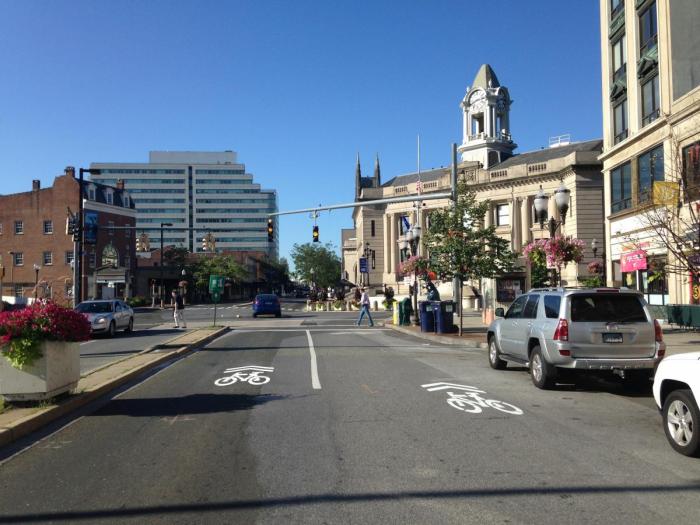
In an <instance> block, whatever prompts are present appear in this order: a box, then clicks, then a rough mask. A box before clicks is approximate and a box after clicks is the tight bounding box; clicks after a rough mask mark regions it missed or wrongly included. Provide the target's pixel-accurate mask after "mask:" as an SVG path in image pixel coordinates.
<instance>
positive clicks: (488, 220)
mask: <svg viewBox="0 0 700 525" xmlns="http://www.w3.org/2000/svg"><path fill="white" fill-rule="evenodd" d="M491 224H493V206H492V204H491V203H490V202H489V205H488V207H487V208H486V215H485V216H484V226H485V227H486V228H490V227H491Z"/></svg>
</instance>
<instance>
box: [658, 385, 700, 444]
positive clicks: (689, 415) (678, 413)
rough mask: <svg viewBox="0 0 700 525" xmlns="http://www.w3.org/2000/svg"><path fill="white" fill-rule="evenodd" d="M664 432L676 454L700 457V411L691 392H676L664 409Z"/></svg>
mask: <svg viewBox="0 0 700 525" xmlns="http://www.w3.org/2000/svg"><path fill="white" fill-rule="evenodd" d="M662 412H663V418H664V432H665V433H666V438H667V439H668V442H669V443H670V444H671V446H672V447H673V449H674V450H675V451H676V452H680V453H681V454H683V455H685V456H698V455H700V431H698V428H697V425H698V423H700V411H699V410H698V405H697V403H696V401H695V398H694V397H693V393H692V392H691V391H690V390H685V389H684V390H674V391H673V392H671V393H670V394H669V396H668V397H667V398H666V401H665V402H664V407H663V409H662Z"/></svg>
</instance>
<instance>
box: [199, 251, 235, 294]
mask: <svg viewBox="0 0 700 525" xmlns="http://www.w3.org/2000/svg"><path fill="white" fill-rule="evenodd" d="M187 274H188V275H191V276H192V279H193V281H194V284H195V286H197V287H198V288H206V287H208V286H209V276H210V275H221V276H223V277H224V278H226V279H231V280H232V281H233V282H241V281H242V280H243V279H245V278H246V277H247V276H248V272H247V271H246V269H245V268H243V266H241V265H240V264H239V263H238V262H236V261H235V260H234V259H233V258H232V257H227V256H225V255H215V256H213V257H200V258H199V259H198V260H197V261H196V262H194V263H192V264H190V265H189V267H188V270H187Z"/></svg>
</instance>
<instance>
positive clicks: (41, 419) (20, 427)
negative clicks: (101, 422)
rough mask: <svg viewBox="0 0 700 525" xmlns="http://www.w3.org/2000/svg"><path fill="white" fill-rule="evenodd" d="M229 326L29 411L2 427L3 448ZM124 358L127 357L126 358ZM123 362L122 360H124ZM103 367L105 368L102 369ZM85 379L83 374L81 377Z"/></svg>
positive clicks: (199, 344)
mask: <svg viewBox="0 0 700 525" xmlns="http://www.w3.org/2000/svg"><path fill="white" fill-rule="evenodd" d="M228 331H229V328H228V327H227V326H226V327H222V328H220V329H219V330H217V331H216V332H214V333H212V334H210V335H208V336H207V337H205V338H203V339H200V340H199V341H195V342H193V343H190V344H188V345H184V346H181V347H180V348H178V349H177V350H174V351H172V352H169V353H167V354H163V355H162V356H159V357H158V358H156V359H154V360H153V361H150V362H148V363H145V364H143V365H141V366H139V367H137V368H133V369H131V370H128V371H126V372H124V373H123V374H121V375H119V376H117V377H115V378H112V379H109V380H107V381H105V382H103V383H101V384H99V385H97V386H95V387H93V388H92V389H91V390H89V391H85V392H81V393H79V394H75V395H74V396H72V397H71V398H69V399H67V400H66V401H65V402H63V403H61V404H59V405H56V406H52V407H48V408H45V409H43V410H42V409H40V410H38V411H37V412H35V413H33V414H30V415H28V416H26V417H24V418H22V419H19V420H17V421H15V422H13V423H11V424H10V425H9V426H6V427H0V447H4V446H6V445H9V444H10V443H12V442H13V441H16V440H18V439H19V438H21V437H24V436H26V435H28V434H31V433H32V432H34V431H36V430H38V429H40V428H41V427H43V426H45V425H47V424H48V423H51V422H52V421H55V420H56V419H59V418H61V417H63V416H65V415H67V414H69V413H71V412H73V411H75V410H77V409H79V408H81V407H83V406H85V405H87V404H88V403H91V402H92V401H94V400H95V399H97V398H99V397H101V396H103V395H105V394H107V393H108V392H110V391H112V390H114V389H116V388H118V387H120V386H121V385H123V384H124V383H127V382H129V381H130V380H131V379H133V378H134V377H136V376H139V375H141V374H143V373H144V372H147V371H148V370H150V369H151V368H155V367H157V366H158V365H160V364H162V363H164V362H166V361H169V360H172V359H175V358H179V357H182V356H184V355H186V354H188V353H189V352H191V351H193V350H195V349H196V348H198V347H200V346H202V345H206V344H207V343H209V342H211V341H213V340H214V339H216V338H217V337H220V336H222V335H223V334H224V333H226V332H228ZM143 353H146V351H143V352H140V353H139V354H136V355H142V354H143ZM123 361H124V360H123ZM123 361H120V362H123ZM102 370H104V368H102ZM81 379H82V376H81Z"/></svg>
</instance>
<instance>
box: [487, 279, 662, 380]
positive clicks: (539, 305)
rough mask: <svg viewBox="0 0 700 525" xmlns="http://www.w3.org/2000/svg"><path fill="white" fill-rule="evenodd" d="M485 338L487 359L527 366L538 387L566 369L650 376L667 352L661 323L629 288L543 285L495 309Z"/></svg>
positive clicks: (496, 363)
mask: <svg viewBox="0 0 700 525" xmlns="http://www.w3.org/2000/svg"><path fill="white" fill-rule="evenodd" d="M496 317H497V318H496V319H495V320H494V321H493V322H492V323H491V324H490V325H489V328H488V333H487V340H488V345H489V364H490V365H491V367H492V368H495V369H498V370H501V369H503V368H505V367H506V362H507V361H510V362H513V363H517V364H519V365H524V366H527V367H528V368H529V370H530V376H531V377H532V382H533V383H534V384H535V386H536V387H538V388H551V387H552V386H553V385H554V382H555V379H556V377H557V370H558V369H562V368H568V369H575V370H611V371H615V372H618V373H619V375H621V376H622V377H636V378H639V379H642V380H646V381H648V380H649V378H650V376H651V374H652V372H653V370H654V368H655V367H656V365H657V364H658V362H659V361H660V360H661V358H662V357H663V356H664V354H665V352H666V345H665V343H664V342H663V335H662V331H661V326H660V325H659V323H658V321H657V320H656V319H654V318H653V316H652V315H651V314H650V312H649V309H648V308H647V304H646V302H645V301H644V299H643V298H642V296H641V294H639V293H638V292H636V291H633V290H628V289H625V288H597V289H596V288H575V289H567V288H542V289H533V290H530V291H529V292H528V293H526V294H523V295H521V296H520V297H518V298H517V299H516V300H515V301H514V302H513V304H511V305H510V308H508V311H507V312H505V314H504V312H503V308H497V309H496Z"/></svg>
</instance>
